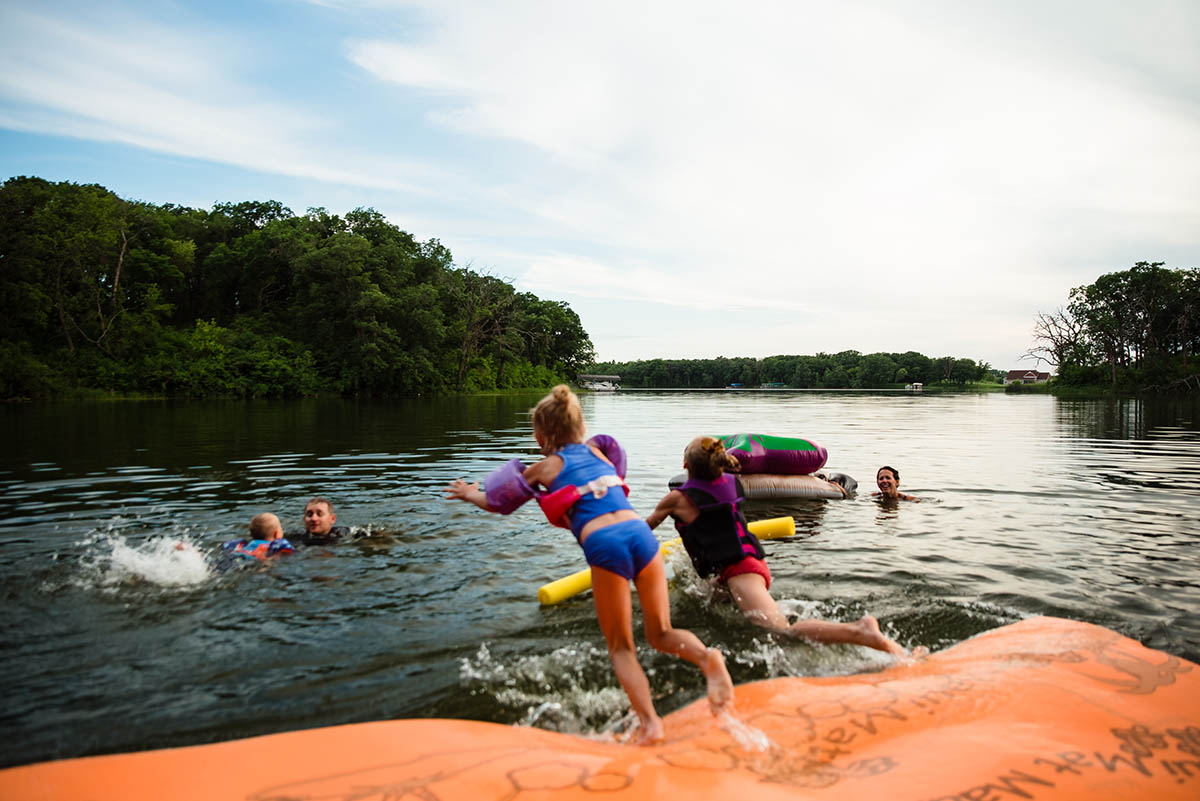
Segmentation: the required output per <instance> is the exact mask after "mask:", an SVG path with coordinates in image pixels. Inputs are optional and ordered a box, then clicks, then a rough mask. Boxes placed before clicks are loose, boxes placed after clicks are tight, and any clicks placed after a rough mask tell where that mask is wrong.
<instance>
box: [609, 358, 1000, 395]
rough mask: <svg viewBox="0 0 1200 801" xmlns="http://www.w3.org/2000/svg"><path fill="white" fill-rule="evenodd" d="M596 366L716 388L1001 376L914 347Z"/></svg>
mask: <svg viewBox="0 0 1200 801" xmlns="http://www.w3.org/2000/svg"><path fill="white" fill-rule="evenodd" d="M594 371H595V372H596V373H603V374H611V375H619V376H620V377H621V386H623V387H630V388H645V389H668V388H681V387H690V388H696V389H705V388H711V389H718V388H722V387H728V386H731V385H736V384H740V385H741V386H743V387H760V386H764V385H766V386H778V387H789V388H796V389H810V388H811V389H882V388H891V387H897V386H903V385H906V384H913V383H920V384H925V385H936V384H948V385H956V386H963V385H965V384H967V383H969V382H976V381H999V380H1000V377H1001V375H1002V373H1000V372H999V371H997V370H993V369H992V367H991V365H989V364H988V363H986V362H982V361H974V360H972V359H966V358H956V357H953V356H942V357H939V358H930V357H929V356H925V355H923V354H920V353H917V352H916V351H908V352H906V353H869V354H866V355H863V354H862V353H859V352H858V351H856V350H845V351H842V352H841V353H834V354H828V353H818V354H816V355H815V356H767V357H766V358H762V359H755V358H750V357H742V358H731V359H727V358H724V357H719V358H716V359H649V360H641V361H633V362H604V363H601V364H598V365H596V366H595V368H594Z"/></svg>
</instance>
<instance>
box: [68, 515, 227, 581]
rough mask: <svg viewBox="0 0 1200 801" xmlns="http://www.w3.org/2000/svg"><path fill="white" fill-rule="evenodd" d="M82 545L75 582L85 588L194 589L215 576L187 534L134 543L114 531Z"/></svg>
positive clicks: (151, 538) (205, 558) (102, 534)
mask: <svg viewBox="0 0 1200 801" xmlns="http://www.w3.org/2000/svg"><path fill="white" fill-rule="evenodd" d="M80 546H81V547H82V548H83V554H82V555H81V557H80V565H81V567H82V570H81V572H80V573H79V574H78V576H77V577H76V579H75V582H74V583H75V584H76V585H77V586H79V587H81V588H83V589H91V588H99V589H102V590H105V591H110V592H115V591H117V590H118V589H120V588H121V587H125V586H129V585H138V584H142V585H145V584H149V585H152V586H155V587H161V588H164V589H180V588H193V587H197V586H199V585H202V584H204V583H205V582H206V581H208V579H209V578H210V577H211V576H212V575H213V569H212V565H210V564H209V560H208V557H207V556H206V555H205V553H204V552H203V551H202V550H201V549H200V548H199V547H197V545H196V544H195V543H194V542H192V540H191V539H190V537H189V536H188V535H187V534H183V535H174V536H173V535H166V534H165V535H159V536H153V537H150V538H149V539H147V540H143V541H141V542H131V541H130V540H129V539H128V538H126V537H125V536H124V535H123V534H121V533H119V532H117V531H113V530H111V529H110V530H108V531H104V532H100V533H98V534H96V535H94V536H92V537H89V538H87V539H85V540H84V541H83V542H81V543H80Z"/></svg>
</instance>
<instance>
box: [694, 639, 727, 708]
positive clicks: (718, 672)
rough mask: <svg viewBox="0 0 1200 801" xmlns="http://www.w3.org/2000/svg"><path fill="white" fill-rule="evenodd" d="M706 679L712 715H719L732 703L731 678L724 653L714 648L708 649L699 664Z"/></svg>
mask: <svg viewBox="0 0 1200 801" xmlns="http://www.w3.org/2000/svg"><path fill="white" fill-rule="evenodd" d="M700 670H701V671H702V672H703V673H704V678H705V679H707V681H708V705H709V707H710V708H711V709H712V713H713V714H714V715H719V714H721V713H722V712H724V711H725V710H726V708H727V707H729V706H731V705H732V703H733V679H731V678H729V670H728V669H727V668H726V667H725V655H724V654H722V653H721V652H720V651H718V650H717V649H716V648H709V649H708V656H707V657H706V658H705V660H704V664H703V665H701V666H700Z"/></svg>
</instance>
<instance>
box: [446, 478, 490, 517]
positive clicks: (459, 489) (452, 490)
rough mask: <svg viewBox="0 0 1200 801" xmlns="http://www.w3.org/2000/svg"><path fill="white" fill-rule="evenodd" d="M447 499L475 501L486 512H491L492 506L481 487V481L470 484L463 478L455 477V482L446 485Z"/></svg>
mask: <svg viewBox="0 0 1200 801" xmlns="http://www.w3.org/2000/svg"><path fill="white" fill-rule="evenodd" d="M445 497H446V500H448V501H466V502H467V503H473V504H475V505H476V506H478V507H479V508H480V509H482V510H483V511H485V512H491V511H493V510H492V507H490V506H488V502H487V495H485V494H484V492H483V490H481V489H479V482H478V481H476V482H475V483H474V484H468V483H467V482H465V481H463V480H462V479H461V478H456V479H454V483H453V484H451V485H450V486H448V487H446V496H445Z"/></svg>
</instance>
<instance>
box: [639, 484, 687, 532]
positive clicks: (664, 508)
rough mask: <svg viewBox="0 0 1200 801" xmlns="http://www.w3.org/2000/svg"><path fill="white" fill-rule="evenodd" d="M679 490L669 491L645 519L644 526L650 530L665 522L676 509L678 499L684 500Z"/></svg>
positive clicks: (684, 496)
mask: <svg viewBox="0 0 1200 801" xmlns="http://www.w3.org/2000/svg"><path fill="white" fill-rule="evenodd" d="M686 497H687V496H686V495H684V494H683V493H682V492H680V491H679V490H671V491H670V492H668V493H667V494H666V495H664V496H663V498H662V500H661V501H659V502H658V506H655V507H654V511H653V512H651V513H650V514H649V516H647V517H646V525H648V526H650V528H651V529H655V528H658V524H659V523H661V522H662V521H664V520H666V519H667V518H668V517H670V516H671V514H672V513H673V512H674V511H675V510H676V508H678V503H679V499H680V498H686Z"/></svg>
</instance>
